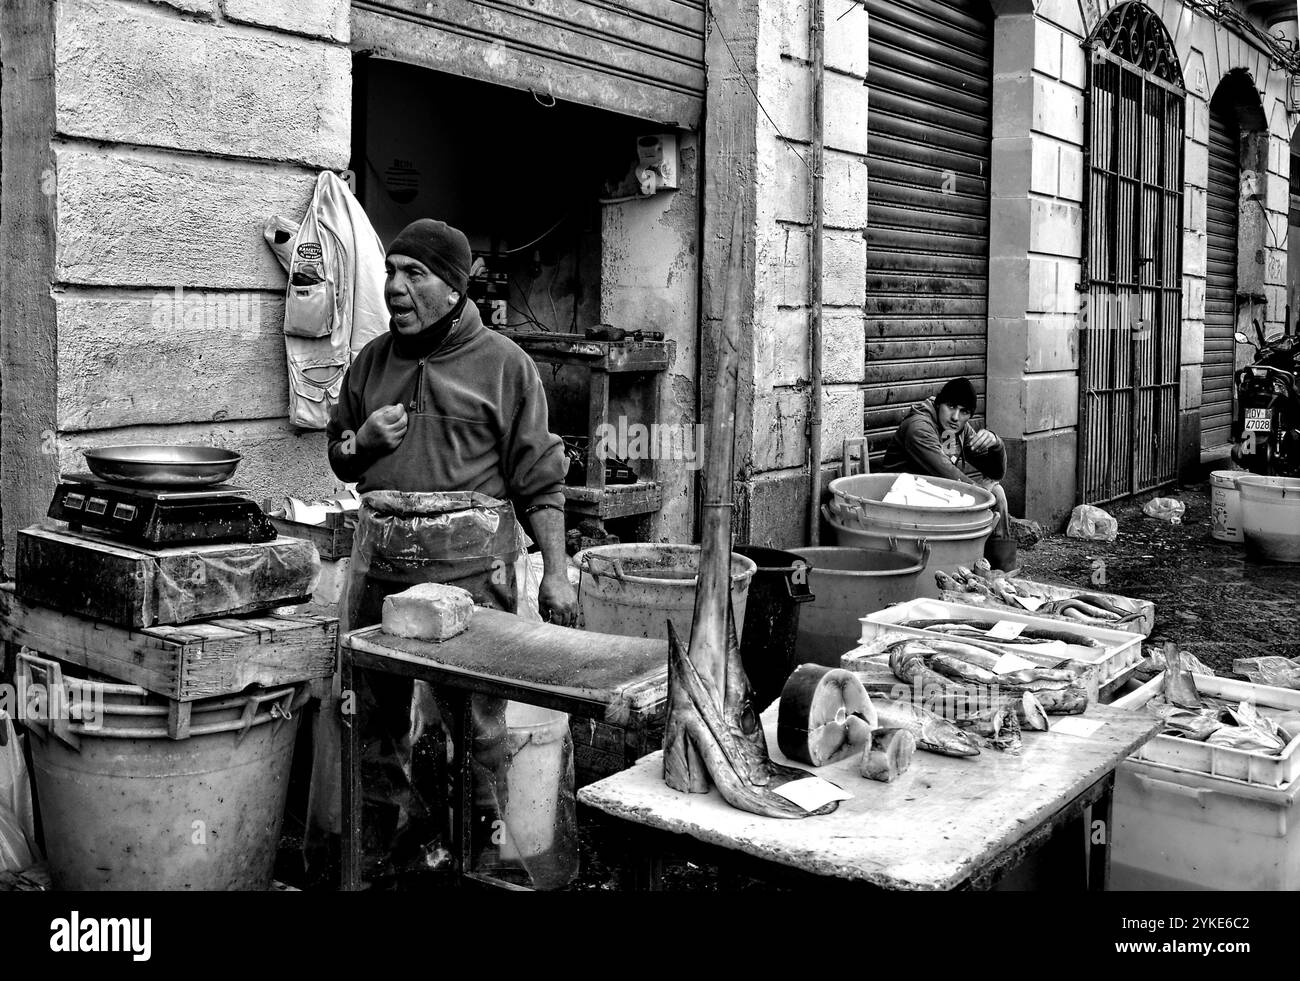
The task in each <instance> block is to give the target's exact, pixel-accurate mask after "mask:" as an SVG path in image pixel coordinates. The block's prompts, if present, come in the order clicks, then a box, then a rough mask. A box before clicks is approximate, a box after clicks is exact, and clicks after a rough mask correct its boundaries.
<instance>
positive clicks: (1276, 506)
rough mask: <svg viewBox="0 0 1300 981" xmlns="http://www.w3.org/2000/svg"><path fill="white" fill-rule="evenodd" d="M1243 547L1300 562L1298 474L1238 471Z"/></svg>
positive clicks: (1299, 494) (1280, 558)
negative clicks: (1244, 541)
mask: <svg viewBox="0 0 1300 981" xmlns="http://www.w3.org/2000/svg"><path fill="white" fill-rule="evenodd" d="M1237 486H1238V487H1239V488H1240V489H1241V530H1242V532H1243V533H1244V534H1245V537H1246V547H1247V548H1248V549H1250V550H1251V551H1253V552H1256V553H1257V554H1258V555H1259V556H1260V557H1261V558H1265V559H1271V560H1272V561H1274V562H1300V477H1262V476H1260V475H1259V474H1254V473H1239V474H1238V475H1237Z"/></svg>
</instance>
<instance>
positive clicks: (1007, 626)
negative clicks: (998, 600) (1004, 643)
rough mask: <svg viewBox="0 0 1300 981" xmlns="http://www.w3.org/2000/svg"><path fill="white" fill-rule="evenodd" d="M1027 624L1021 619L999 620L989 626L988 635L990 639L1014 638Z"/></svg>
mask: <svg viewBox="0 0 1300 981" xmlns="http://www.w3.org/2000/svg"><path fill="white" fill-rule="evenodd" d="M1027 626H1028V624H1024V623H1021V622H1020V621H1019V620H999V621H998V622H997V623H995V624H993V626H992V627H990V628H989V631H988V634H987V636H988V638H989V640H1014V639H1015V638H1016V637H1019V636H1020V632H1021V631H1022V630H1024V629H1025V627H1027Z"/></svg>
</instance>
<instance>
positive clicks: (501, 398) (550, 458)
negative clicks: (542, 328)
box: [326, 303, 568, 513]
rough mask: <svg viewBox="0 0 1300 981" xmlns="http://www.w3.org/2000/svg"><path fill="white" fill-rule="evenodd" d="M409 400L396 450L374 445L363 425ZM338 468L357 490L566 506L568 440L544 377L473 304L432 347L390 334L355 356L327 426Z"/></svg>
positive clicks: (524, 508)
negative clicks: (560, 432) (366, 445)
mask: <svg viewBox="0 0 1300 981" xmlns="http://www.w3.org/2000/svg"><path fill="white" fill-rule="evenodd" d="M398 402H400V403H402V404H403V405H405V406H406V413H407V430H406V435H405V436H404V437H403V438H402V442H401V445H399V446H398V447H397V449H395V450H392V451H383V452H377V453H376V452H373V451H370V452H367V451H365V450H361V449H360V448H358V447H357V446H356V440H355V435H354V434H355V433H357V432H358V431H359V430H360V429H361V426H362V424H363V423H364V422H365V421H366V419H368V418H369V417H370V415H371V414H372V413H373V412H375V411H376V410H377V409H381V408H383V407H384V406H387V405H393V404H395V403H398ZM326 435H327V437H328V440H329V461H330V467H331V468H332V469H333V470H334V473H335V474H337V475H338V477H339V479H340V480H343V481H346V482H349V483H351V482H353V481H355V482H356V483H357V490H358V491H360V492H362V493H365V492H366V491H372V490H399V491H478V492H479V493H481V494H487V495H488V496H490V497H495V498H499V499H504V500H510V501H511V502H512V503H513V504H514V505H515V507H516V510H517V511H519V512H520V513H524V512H527V511H528V510H529V509H530V508H535V507H539V506H545V507H555V508H561V509H562V508H563V507H564V493H563V486H564V475H565V473H566V472H567V471H568V461H567V460H566V459H565V456H564V444H563V443H562V442H561V440H560V438H559V437H558V436H555V435H553V434H552V433H551V432H550V431H549V429H548V426H547V408H546V392H545V390H544V389H543V388H542V378H541V375H540V374H539V373H538V371H537V365H536V364H534V363H533V360H532V358H530V357H529V356H528V355H527V354H525V353H524V351H523V350H522V349H521V348H520V347H519V346H518V345H517V344H515V343H514V342H513V341H511V340H509V339H507V338H505V337H502V336H501V335H500V334H497V333H494V332H493V331H490V330H487V329H486V328H485V327H484V326H483V322H482V320H481V319H480V318H479V313H478V308H477V307H476V306H475V305H474V304H473V303H466V304H465V305H464V307H463V309H462V312H461V315H460V317H459V318H458V319H457V320H456V321H455V323H454V324H453V325H452V326H451V327H450V329H449V330H448V332H447V335H446V337H444V338H443V340H442V342H441V344H439V345H438V346H437V347H436V348H435V349H434V350H433V351H432V352H431V353H429V354H427V355H424V356H422V357H421V356H418V355H411V356H404V355H403V354H401V353H400V352H399V351H398V349H397V345H396V344H395V343H394V335H393V334H392V333H391V332H390V333H387V334H384V335H383V336H381V337H378V338H376V339H375V340H373V341H371V342H370V343H369V344H367V345H366V347H365V349H364V350H362V352H361V353H360V354H359V355H357V358H356V360H355V361H353V363H352V367H350V368H349V369H348V373H347V377H346V378H344V380H343V386H342V391H341V392H340V393H339V400H338V404H337V405H335V407H334V411H333V412H332V413H331V415H330V420H329V425H328V426H327V427H326Z"/></svg>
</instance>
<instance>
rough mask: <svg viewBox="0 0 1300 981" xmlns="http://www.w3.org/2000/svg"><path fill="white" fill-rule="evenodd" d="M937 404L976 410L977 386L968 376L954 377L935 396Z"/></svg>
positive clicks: (972, 411)
mask: <svg viewBox="0 0 1300 981" xmlns="http://www.w3.org/2000/svg"><path fill="white" fill-rule="evenodd" d="M934 404H935V405H955V406H957V407H958V408H961V409H965V410H966V411H967V412H970V413H974V411H975V386H974V385H972V384H971V383H970V379H968V378H954V379H953V380H952V381H950V382H948V384H946V385H944V386H943V388H941V389H939V394H938V395H937V396H936V397H935V400H934Z"/></svg>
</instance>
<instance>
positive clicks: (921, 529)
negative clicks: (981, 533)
mask: <svg viewBox="0 0 1300 981" xmlns="http://www.w3.org/2000/svg"><path fill="white" fill-rule="evenodd" d="M826 507H827V508H828V509H829V510H830V515H831V517H832V518H833V519H834V520H835V521H836V522H837V523H838V524H841V525H843V526H844V527H845V528H860V529H862V530H864V531H873V530H879V531H883V530H885V529H890V530H893V531H897V532H898V533H899V534H902V535H909V534H910V535H928V534H931V533H933V532H938V533H939V534H955V533H957V532H962V531H975V530H976V529H979V528H983V527H984V526H985V525H986V524H988V522H989V515H990V514H991V513H992V512H991V510H990V509H988V508H984V509H982V510H980V511H978V512H977V513H976V514H975V515H974V516H971V515H963V516H960V517H959V518H957V519H953V518H951V517H946V518H945V517H940V518H937V519H935V520H925V519H924V517H923V516H922V515H919V514H918V515H914V516H913V517H914V519H915V520H905V519H899V518H896V517H895V516H894V515H893V513H892V512H889V511H884V510H882V509H877V508H872V507H870V506H866V505H862V504H846V503H844V501H843V500H842V499H841V498H838V497H833V498H831V499H830V501H828V502H827V504H826Z"/></svg>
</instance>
